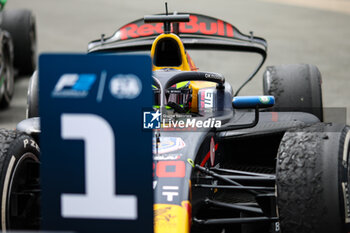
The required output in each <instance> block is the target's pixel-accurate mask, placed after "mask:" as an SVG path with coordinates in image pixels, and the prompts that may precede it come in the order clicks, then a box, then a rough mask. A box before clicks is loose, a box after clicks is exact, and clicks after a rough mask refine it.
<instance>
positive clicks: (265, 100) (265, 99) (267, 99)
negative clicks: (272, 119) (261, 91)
mask: <svg viewBox="0 0 350 233" xmlns="http://www.w3.org/2000/svg"><path fill="white" fill-rule="evenodd" d="M259 100H260V102H261V103H262V104H268V103H269V102H270V97H268V96H259Z"/></svg>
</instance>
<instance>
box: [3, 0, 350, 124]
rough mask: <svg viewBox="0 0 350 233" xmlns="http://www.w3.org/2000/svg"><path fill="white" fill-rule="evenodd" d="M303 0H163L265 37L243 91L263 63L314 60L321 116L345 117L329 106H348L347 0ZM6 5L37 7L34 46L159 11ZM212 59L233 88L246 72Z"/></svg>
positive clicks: (108, 1)
mask: <svg viewBox="0 0 350 233" xmlns="http://www.w3.org/2000/svg"><path fill="white" fill-rule="evenodd" d="M302 2H303V1H298V0H284V1H274V0H261V1H259V0H240V1H225V0H216V1H203V0H193V1H185V0H177V1H175V0H168V5H169V11H174V10H176V11H178V12H196V13H201V14H208V15H210V16H214V17H217V18H221V19H223V20H226V21H228V22H230V23H232V24H233V25H235V26H236V27H238V28H239V29H240V30H241V31H242V32H243V33H246V34H248V33H249V31H254V34H255V35H257V36H261V37H264V38H266V39H267V41H268V44H269V51H268V58H267V61H266V63H265V65H264V67H263V69H262V70H261V71H260V72H259V73H258V74H257V76H256V77H255V79H254V80H253V81H252V82H251V83H250V84H248V86H246V88H244V89H243V90H242V92H241V93H240V94H241V95H249V94H250V95H253V94H262V74H263V71H264V70H265V67H266V66H267V65H277V64H288V63H291V64H292V63H311V64H315V65H317V66H318V67H319V69H320V71H321V73H322V76H323V102H324V106H325V107H331V109H327V111H326V121H327V120H328V121H333V120H334V119H335V118H336V120H337V121H342V120H345V119H347V123H348V124H349V123H350V116H347V117H346V116H344V113H345V109H343V110H340V111H339V109H333V108H334V107H336V108H347V110H348V112H349V111H350V102H349V100H350V91H349V89H350V82H349V78H350V77H349V76H350V75H349V71H350V40H349V38H350V27H349V22H350V1H349V0H334V1H328V2H329V4H332V6H331V5H330V6H329V7H327V2H325V1H324V0H313V1H312V4H307V5H305V4H302ZM330 2H332V3H330ZM337 3H339V4H338V5H337V6H335V7H334V4H337ZM325 4H326V5H325ZM5 8H6V9H15V8H28V9H31V10H32V11H33V12H34V13H35V15H36V20H37V32H38V52H39V53H42V52H85V51H86V48H87V43H88V42H89V41H90V40H93V39H96V38H99V37H100V35H101V34H102V33H104V34H106V36H109V35H111V34H112V33H113V32H114V31H115V30H116V29H117V28H118V27H120V26H122V25H123V24H126V23H128V22H130V21H132V20H134V19H137V18H141V17H143V15H146V14H153V13H162V12H164V1H163V0H162V1H159V0H157V1H154V0H153V1H151V0H147V1H146V0H134V1H112V0H99V1H93V0H60V1H57V0H55V1H54V0H45V1H42V0H30V1H23V0H10V1H9V2H8V3H7V5H6V7H5ZM227 56H229V55H227V54H225V55H223V56H222V57H220V56H219V58H217V59H216V61H218V60H220V59H221V60H222V61H226V58H227ZM210 59H213V58H212V56H211V54H208V55H207V56H200V57H199V59H198V60H195V61H197V63H198V64H201V63H202V62H203V63H205V62H208V61H210ZM245 62H249V59H247V60H246V61H245ZM217 67H218V69H215V70H211V71H215V72H220V73H223V74H225V76H226V80H227V81H229V82H230V83H231V84H232V86H233V87H234V90H235V89H237V88H238V86H239V84H241V83H242V82H243V81H244V80H245V76H241V73H239V72H238V73H237V72H236V71H235V70H232V64H225V63H222V64H220V65H219V66H217ZM247 74H248V73H247ZM27 83H28V77H24V78H21V79H18V80H17V82H16V90H15V92H16V93H15V96H14V99H13V101H12V103H11V107H10V108H9V109H8V110H5V111H1V112H0V128H3V127H4V128H10V129H11V128H14V127H15V125H16V123H17V122H19V121H20V120H22V119H24V118H25V106H26V92H27V90H26V89H27ZM348 115H350V113H349V114H348Z"/></svg>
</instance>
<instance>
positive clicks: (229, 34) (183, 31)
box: [88, 13, 267, 53]
mask: <svg viewBox="0 0 350 233" xmlns="http://www.w3.org/2000/svg"><path fill="white" fill-rule="evenodd" d="M182 14H184V13H179V15H182ZM189 15H190V21H189V22H180V23H173V24H172V27H171V32H173V33H175V34H178V35H179V36H180V38H181V39H182V41H183V43H184V45H185V48H186V49H220V48H221V49H227V47H228V46H230V45H233V44H234V42H235V43H236V45H237V46H238V45H243V46H244V45H245V46H244V47H247V45H250V46H253V47H254V45H256V46H258V47H260V48H261V49H263V50H264V51H265V53H266V49H267V43H266V41H265V39H263V38H260V37H255V36H253V35H252V34H251V35H245V34H243V33H241V32H240V31H239V30H238V29H237V28H236V27H234V26H233V25H232V24H230V23H227V22H225V21H223V20H220V19H217V18H213V17H210V16H205V15H201V14H194V13H189ZM145 18H147V16H145ZM175 25H176V26H175ZM162 33H164V29H163V23H161V22H160V23H144V19H138V20H135V21H133V22H131V23H129V24H127V25H125V26H123V27H121V28H120V29H118V30H117V31H116V32H115V33H114V34H113V35H112V36H111V37H108V38H104V36H101V39H99V40H94V41H92V42H90V43H89V45H88V52H95V51H97V50H98V51H101V50H115V51H118V50H123V51H138V50H148V49H150V48H151V46H152V43H153V40H154V38H155V37H157V36H158V35H160V34H162ZM206 43H207V46H206ZM215 45H217V46H215ZM220 45H221V46H220ZM248 47H249V46H248ZM251 49H253V50H254V48H251ZM251 49H250V50H251ZM248 50H249V49H248ZM260 52H261V51H260ZM260 52H259V53H260ZM262 53H263V52H262Z"/></svg>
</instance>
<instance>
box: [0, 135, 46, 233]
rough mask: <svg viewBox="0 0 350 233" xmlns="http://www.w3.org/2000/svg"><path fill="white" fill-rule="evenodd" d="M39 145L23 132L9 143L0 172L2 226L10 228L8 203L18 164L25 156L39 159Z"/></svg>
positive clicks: (4, 228)
mask: <svg viewBox="0 0 350 233" xmlns="http://www.w3.org/2000/svg"><path fill="white" fill-rule="evenodd" d="M39 153H40V150H39V147H38V145H37V144H36V142H35V141H34V140H33V139H32V138H31V137H29V136H28V135H25V134H22V135H20V136H19V137H18V138H15V139H14V140H13V141H12V142H11V143H10V145H9V148H8V150H7V151H6V153H5V154H3V155H2V156H3V162H2V166H1V167H0V168H1V173H0V178H1V186H0V194H1V199H0V201H1V202H0V203H1V209H0V217H1V228H2V230H6V229H8V228H9V222H8V220H9V219H8V216H7V215H8V211H9V210H8V206H9V205H8V203H9V199H10V196H9V194H10V191H11V184H12V180H13V177H14V175H15V172H16V168H17V166H18V165H19V164H20V162H21V161H22V158H23V157H26V156H30V157H31V158H33V160H34V161H39Z"/></svg>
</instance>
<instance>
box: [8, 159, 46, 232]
mask: <svg viewBox="0 0 350 233" xmlns="http://www.w3.org/2000/svg"><path fill="white" fill-rule="evenodd" d="M39 201H40V185H39V160H38V158H37V157H36V156H35V155H34V154H33V153H26V154H24V155H23V156H22V157H21V158H20V159H19V161H18V162H17V164H16V166H15V167H14V169H13V172H12V176H11V181H10V185H9V191H8V200H7V208H6V209H7V210H6V212H7V216H8V217H7V218H6V219H7V226H8V227H7V228H8V229H39V226H40V225H39V224H40V206H39Z"/></svg>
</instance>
